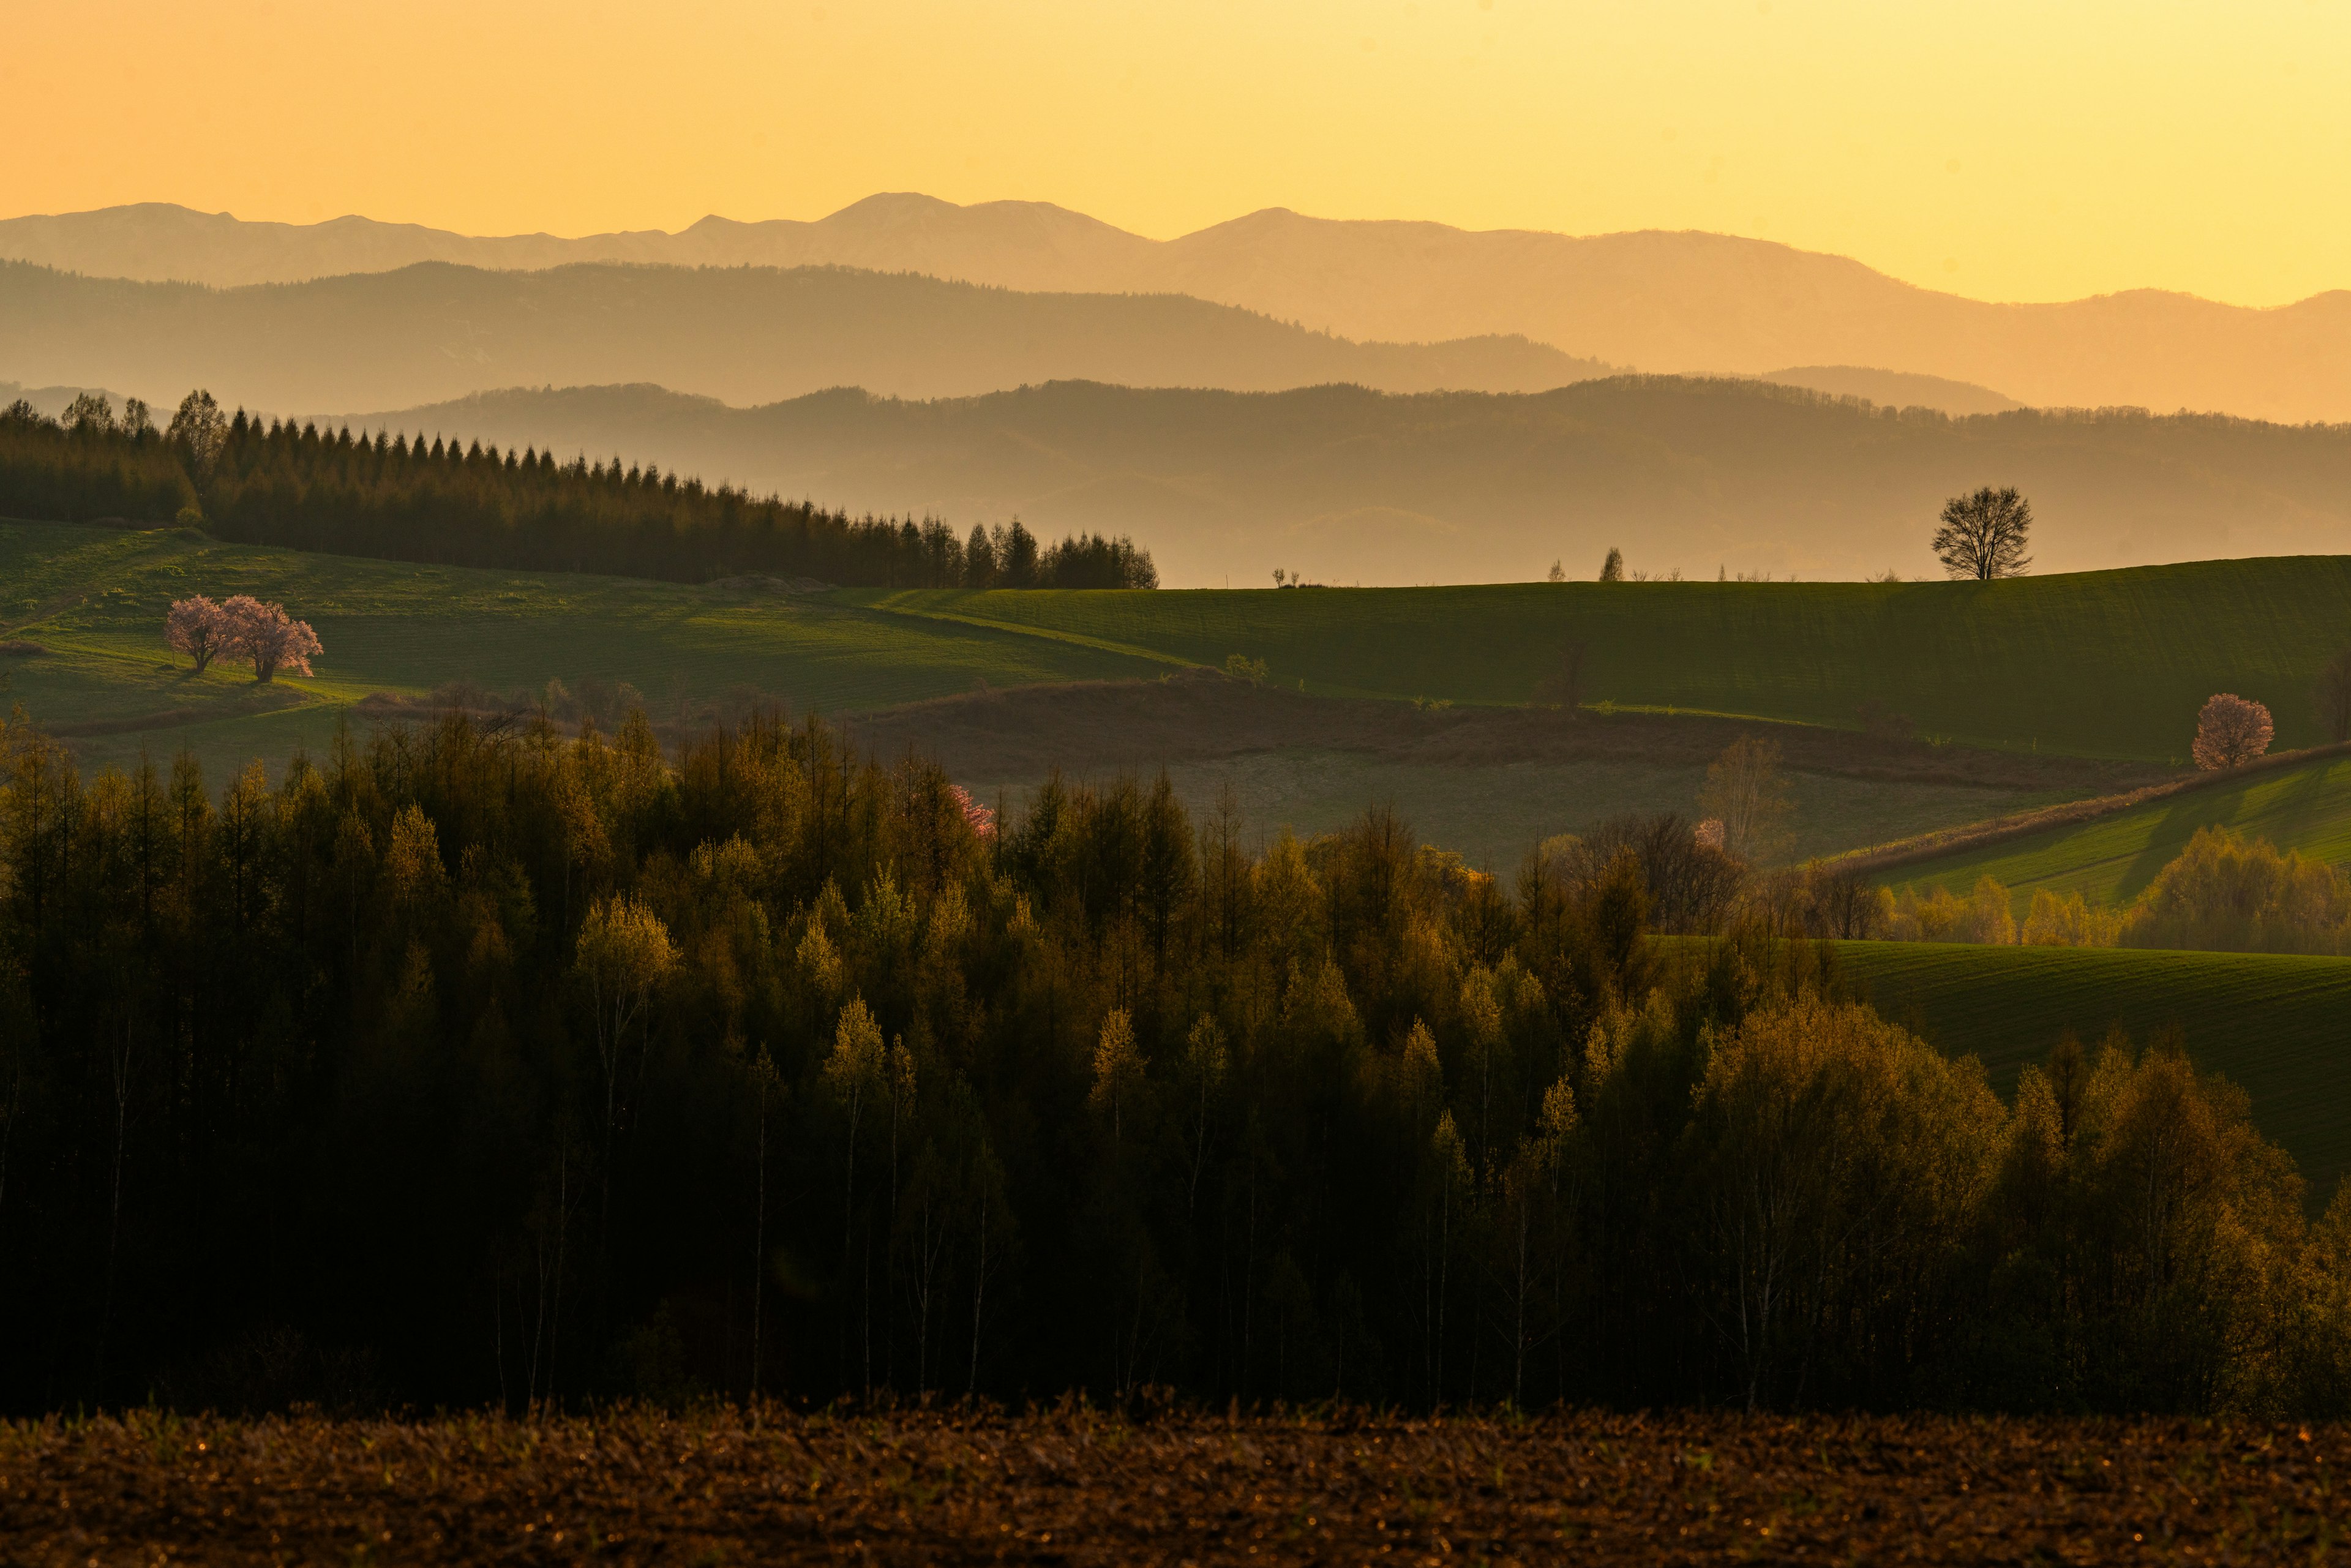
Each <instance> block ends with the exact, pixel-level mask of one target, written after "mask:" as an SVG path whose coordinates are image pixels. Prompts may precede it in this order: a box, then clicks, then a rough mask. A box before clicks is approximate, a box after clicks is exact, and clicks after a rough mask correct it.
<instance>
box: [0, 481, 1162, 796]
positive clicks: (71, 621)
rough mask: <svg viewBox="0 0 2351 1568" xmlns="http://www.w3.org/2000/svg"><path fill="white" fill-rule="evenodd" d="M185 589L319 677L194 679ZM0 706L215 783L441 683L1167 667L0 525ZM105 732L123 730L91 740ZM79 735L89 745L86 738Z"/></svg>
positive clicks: (692, 592) (702, 597) (598, 586)
mask: <svg viewBox="0 0 2351 1568" xmlns="http://www.w3.org/2000/svg"><path fill="white" fill-rule="evenodd" d="M192 593H205V594H210V595H211V596H213V597H214V598H215V599H218V598H225V597H226V596H228V595H230V594H234V593H251V594H253V595H255V596H256V597H258V598H261V599H266V600H281V601H284V602H285V603H286V605H287V608H288V610H289V611H291V612H293V613H294V614H296V615H298V616H300V617H302V618H303V619H305V620H308V621H309V622H311V623H312V624H313V625H314V626H316V627H317V628H318V632H319V640H320V642H321V643H323V644H324V646H325V648H326V653H325V656H324V657H322V658H320V659H319V661H317V668H318V674H317V676H316V678H314V679H309V680H302V679H296V678H290V677H281V679H280V680H279V681H277V682H276V683H274V684H273V685H272V686H270V687H257V686H256V683H255V682H254V680H253V677H252V674H251V672H250V671H245V672H239V671H236V670H233V669H226V668H223V667H221V666H218V665H215V666H214V668H213V669H212V670H210V671H207V672H206V673H205V674H203V675H197V674H193V673H192V672H191V671H190V670H189V669H188V667H187V661H186V660H184V659H183V658H179V657H177V656H176V655H173V654H172V653H169V652H168V650H166V649H165V648H164V646H163V637H162V632H163V612H164V610H165V609H166V607H167V606H168V605H169V604H170V603H171V601H172V600H173V599H176V598H182V597H184V596H186V595H188V594H192ZM0 628H5V631H0V641H8V640H16V641H24V642H31V643H37V644H38V645H40V646H41V647H42V648H44V649H46V650H47V652H45V653H39V654H37V655H31V656H26V655H21V654H16V655H11V654H0V680H5V683H6V685H7V690H6V691H5V693H0V703H7V702H16V703H22V704H23V705H24V706H25V707H26V710H27V711H28V712H29V713H30V714H31V715H32V716H34V717H35V718H36V719H37V720H40V721H41V722H43V723H45V724H49V725H52V726H57V727H63V728H64V729H65V730H66V731H67V733H68V737H70V738H71V739H72V742H73V745H74V747H75V749H76V750H77V751H78V752H79V753H80V754H81V755H82V757H83V758H85V760H86V761H89V762H90V763H93V764H96V763H103V762H108V761H122V760H126V759H129V758H135V757H137V756H138V755H139V753H140V751H141V749H142V748H144V749H147V750H149V751H150V752H151V753H152V754H154V755H157V756H159V757H168V756H169V755H170V754H172V752H174V751H176V750H178V749H179V748H180V747H183V746H185V747H188V748H189V749H191V750H193V751H194V752H195V753H196V755H197V756H198V757H199V758H201V759H203V760H204V764H205V767H206V770H207V771H208V772H216V771H217V769H218V768H221V767H224V766H227V765H231V764H235V763H241V762H243V761H244V760H246V759H247V758H252V757H255V756H259V757H262V758H266V759H267V760H268V761H269V762H270V763H271V764H272V765H273V766H274V765H276V764H277V763H278V762H280V761H282V760H283V759H284V758H286V757H287V755H288V754H289V753H290V752H291V751H292V749H293V747H295V746H296V745H297V744H307V745H309V746H311V747H317V746H319V744H320V743H321V742H323V741H324V740H325V738H326V737H328V736H329V734H330V733H331V732H332V729H333V727H334V723H335V716H336V715H337V713H338V712H339V711H340V709H342V708H343V707H345V706H347V705H349V704H350V703H354V702H356V701H358V700H359V699H360V697H363V696H365V695H368V694H369V693H371V692H379V691H381V692H392V693H397V694H402V695H415V694H421V693H423V692H428V691H430V690H431V689H432V688H434V686H437V685H441V684H443V683H444V682H448V681H455V680H467V681H472V682H474V683H475V685H480V686H482V687H484V688H486V689H488V690H492V691H499V692H504V691H511V690H515V689H517V688H528V689H531V690H538V689H539V688H541V687H543V686H544V685H546V683H547V682H548V681H549V680H550V679H560V680H562V681H564V682H566V683H568V684H569V685H573V686H575V687H576V686H578V685H580V683H581V682H582V681H586V680H605V681H612V682H618V681H623V680H625V681H629V682H631V683H632V684H634V685H636V686H638V687H639V688H640V689H641V690H642V691H643V693H644V694H645V695H646V697H647V699H648V700H649V702H650V703H651V704H652V705H653V706H654V707H656V708H657V709H658V708H660V707H662V706H664V705H668V704H673V703H674V702H675V701H676V700H678V699H681V698H686V697H692V698H696V699H707V698H713V697H717V696H720V695H723V694H725V693H726V692H728V691H729V690H730V689H737V688H744V687H748V688H752V689H755V690H757V691H758V692H760V693H763V694H767V695H771V696H777V697H781V698H784V699H786V700H788V701H789V703H790V704H791V706H793V707H794V708H795V709H797V710H807V709H811V708H813V709H820V710H822V711H825V712H845V711H850V710H854V709H859V708H869V707H878V706H884V705H887V704H891V703H899V702H905V701H909V700H912V699H914V698H917V697H927V696H939V695H946V694H949V693H954V692H962V691H968V690H970V689H971V688H972V687H973V686H974V685H976V684H977V683H978V682H981V681H986V682H987V683H988V684H990V685H998V686H1008V685H1027V684H1029V683H1034V682H1044V681H1070V680H1087V679H1103V678H1113V677H1118V676H1125V675H1138V674H1156V673H1158V672H1159V671H1162V670H1164V669H1165V668H1166V665H1165V664H1161V663H1156V662H1154V661H1151V660H1146V659H1139V658H1134V657H1130V656H1127V655H1123V654H1119V653H1104V652H1102V651H1099V650H1096V649H1091V648H1085V647H1081V646H1079V645H1077V644H1074V643H1061V642H1055V641H1051V640H1050V639H1045V638H1040V637H1034V636H1029V635H1024V634H1021V633H1019V632H1007V631H995V630H990V629H987V628H982V627H974V626H964V625H957V624H954V623H951V622H911V621H909V620H908V619H907V618H905V617H904V616H900V615H889V614H883V613H881V612H874V611H871V610H867V609H863V608H861V607H859V606H857V605H854V604H848V603H838V602H832V601H827V600H821V599H819V600H810V599H804V598H787V597H772V596H769V597H760V596H746V595H742V594H728V593H723V592H718V591H711V590H706V589H701V588H693V587H687V586H683V585H680V584H675V583H655V582H643V581H637V580H632V579H626V578H609V577H587V576H571V575H565V574H560V573H546V572H500V571H475V570H463V569H459V568H453V567H434V566H415V565H410V564H407V563H404V562H395V561H380V560H367V559H356V558H352V557H347V556H333V555H306V554H300V553H297V552H294V551H289V550H279V549H259V548H254V547H248V546H242V545H225V544H220V543H216V542H214V540H211V539H209V538H204V536H202V535H199V534H196V533H193V532H188V531H182V530H176V529H174V530H157V531H148V532H125V531H119V530H115V529H110V528H69V527H66V526H63V525H57V524H34V523H8V522H0ZM94 726H116V727H120V728H118V729H116V730H115V731H114V732H113V733H107V734H90V733H89V730H90V728H91V727H94ZM77 731H78V732H79V733H76V732H77Z"/></svg>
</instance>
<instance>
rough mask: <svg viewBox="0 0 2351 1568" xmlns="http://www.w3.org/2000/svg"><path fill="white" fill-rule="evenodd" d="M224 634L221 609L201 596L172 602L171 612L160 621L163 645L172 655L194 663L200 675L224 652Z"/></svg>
mask: <svg viewBox="0 0 2351 1568" xmlns="http://www.w3.org/2000/svg"><path fill="white" fill-rule="evenodd" d="M227 634H228V623H227V622H226V621H225V620H223V619H222V616H221V607H220V606H219V605H217V604H214V602H213V601H211V600H209V599H206V598H205V597H204V595H203V594H201V593H199V594H197V595H196V596H195V597H194V598H193V599H175V600H173V601H172V609H171V612H170V613H169V614H167V615H165V616H164V617H163V641H164V643H166V644H168V645H169V646H170V648H171V650H172V652H173V653H185V654H186V655H188V657H190V658H191V659H193V660H194V661H195V662H196V668H197V670H198V671H199V672H201V671H202V670H203V669H204V666H205V665H207V664H211V663H212V662H213V660H214V659H215V658H217V657H218V656H219V655H220V654H222V653H225V652H226V651H227V649H226V646H225V643H226V638H227Z"/></svg>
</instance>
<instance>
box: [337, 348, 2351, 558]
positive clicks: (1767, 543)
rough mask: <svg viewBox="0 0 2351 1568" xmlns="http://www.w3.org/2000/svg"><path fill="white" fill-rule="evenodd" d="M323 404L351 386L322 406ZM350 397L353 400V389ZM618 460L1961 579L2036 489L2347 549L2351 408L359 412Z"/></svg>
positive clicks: (1526, 400)
mask: <svg viewBox="0 0 2351 1568" xmlns="http://www.w3.org/2000/svg"><path fill="white" fill-rule="evenodd" d="M315 406H317V407H318V408H319V409H321V410H324V409H328V408H331V407H333V406H335V405H332V404H326V403H320V404H318V405H315ZM344 406H346V407H348V406H350V405H344ZM357 417H360V418H362V419H363V421H364V423H366V424H367V425H369V426H370V427H374V426H380V425H386V424H388V425H391V426H392V427H393V428H396V429H404V430H429V431H433V432H449V433H454V434H463V435H465V436H467V437H469V438H471V437H475V436H478V437H481V438H483V439H486V440H496V441H498V442H500V443H528V444H533V445H537V446H538V447H540V448H541V449H547V448H552V449H554V450H555V451H558V452H560V453H565V454H569V453H572V452H578V451H583V450H584V451H587V452H590V453H610V452H623V453H626V454H627V455H629V456H630V457H632V459H642V458H651V459H653V460H655V461H657V462H659V463H660V464H661V465H663V466H664V468H667V469H671V470H674V471H680V472H684V473H688V474H692V473H699V474H701V475H703V476H705V478H717V477H721V476H724V477H728V478H732V479H734V480H736V481H737V482H740V483H745V484H747V485H749V486H752V487H754V488H756V489H760V490H769V489H772V490H776V491H778V492H780V493H781V494H783V495H786V496H794V497H797V496H808V497H815V498H817V499H819V500H820V501H822V502H824V503H825V504H827V505H836V506H847V507H852V509H857V510H868V509H870V510H873V511H877V512H883V513H892V512H911V513H914V514H916V515H920V514H922V513H924V512H935V513H936V514H937V515H939V516H941V517H947V518H949V519H951V520H953V521H954V522H955V523H956V526H958V527H965V526H967V525H968V524H970V523H972V522H975V521H1002V520H1004V519H1006V518H1008V517H1013V516H1015V515H1018V516H1019V517H1023V518H1025V519H1026V520H1027V521H1028V522H1029V524H1030V525H1031V526H1033V527H1040V528H1044V529H1046V530H1048V531H1052V532H1067V531H1070V530H1071V529H1078V528H1107V529H1110V530H1112V531H1113V532H1118V533H1132V534H1133V535H1134V537H1135V538H1137V539H1138V540H1140V541H1141V542H1143V543H1144V544H1145V545H1147V546H1149V547H1150V549H1151V550H1152V552H1153V555H1154V557H1155V559H1156V560H1157V561H1158V564H1159V569H1160V572H1161V580H1162V581H1163V582H1165V583H1167V584H1168V585H1170V586H1174V587H1204V586H1209V585H1217V584H1226V583H1259V582H1265V581H1267V580H1269V578H1268V576H1267V574H1268V573H1269V572H1270V571H1271V570H1273V569H1274V568H1276V567H1280V568H1282V569H1284V570H1295V571H1302V572H1304V573H1306V574H1307V575H1308V577H1309V578H1310V579H1318V580H1325V581H1331V582H1344V583H1426V582H1480V581H1485V582H1491V581H1507V580H1527V579H1530V578H1537V577H1541V575H1543V572H1544V570H1545V568H1547V567H1548V566H1549V565H1550V563H1551V562H1552V560H1554V559H1561V560H1562V561H1563V562H1564V565H1565V570H1567V571H1568V573H1569V574H1570V575H1572V576H1576V577H1583V576H1588V575H1590V574H1592V573H1593V572H1594V571H1596V570H1597V569H1598V567H1599V564H1600V560H1601V557H1602V556H1603V555H1604V553H1605V552H1606V550H1607V549H1608V547H1610V546H1611V545H1622V546H1624V547H1625V552H1626V556H1627V559H1628V562H1629V564H1630V565H1631V566H1632V567H1633V568H1634V569H1635V570H1648V571H1650V572H1653V573H1658V574H1662V573H1664V572H1666V571H1667V570H1671V569H1676V568H1678V569H1680V570H1683V571H1684V572H1686V573H1688V574H1690V575H1693V576H1705V577H1708V578H1711V577H1713V576H1715V575H1716V574H1717V571H1718V570H1719V569H1722V568H1728V570H1729V572H1730V573H1731V574H1732V575H1734V576H1736V575H1739V574H1741V573H1746V574H1750V575H1751V574H1756V573H1762V572H1769V573H1771V574H1772V575H1774V576H1778V577H1786V576H1788V575H1790V574H1791V573H1793V574H1795V575H1798V576H1802V577H1803V578H1806V579H1808V580H1809V579H1816V578H1846V579H1854V578H1859V577H1862V576H1865V575H1875V574H1876V573H1879V572H1882V571H1884V570H1887V569H1889V568H1891V569H1893V570H1898V571H1900V572H1901V573H1903V574H1904V575H1906V576H1924V575H1936V576H1939V575H1940V571H1939V569H1938V567H1937V566H1936V564H1935V561H1934V558H1933V556H1932V555H1931V554H1930V553H1929V551H1928V538H1929V537H1930V536H1931V534H1932V532H1933V520H1934V517H1935V514H1936V512H1937V511H1938V509H1939V508H1940V507H1941V506H1942V504H1943V500H1944V498H1945V497H1949V496H1951V495H1953V494H1956V493H1959V492H1962V491H1965V490H1969V489H1972V488H1973V487H1975V486H1978V485H1982V484H1987V483H1998V484H2013V485H2017V486H2021V487H2022V489H2023V490H2024V491H2025V493H2026V494H2027V495H2028V496H2030V497H2032V502H2033V506H2034V509H2035V513H2036V517H2037V518H2038V521H2037V523H2036V525H2035V537H2034V546H2035V555H2036V564H2035V570H2040V571H2043V572H2047V571H2067V570H2092V569H2097V568H2105V567H2116V566H2128V565H2136V564H2141V563H2146V562H2154V561H2167V560H2181V559H2205V558H2209V557H2211V556H2214V555H2222V554H2225V555H2284V554H2331V553H2334V552H2336V551H2340V550H2344V549H2351V427H2346V428H2340V429H2335V428H2326V429H2300V428H2291V427H2287V426H2283V425H2273V424H2261V423H2252V422H2250V421H2243V420H2230V419H2220V418H2213V417H2208V416H2167V417H2162V418H2151V417H2149V416H2147V415H2145V414H2139V413H2099V414H2065V413H2032V412H2012V413H2002V414H1985V415H1979V416H1975V417H1972V418H1967V419H1957V420H1954V419H1947V418H1944V417H1942V416H1940V415H1938V414H1933V413H1925V412H1912V413H1900V414H1896V413H1892V412H1890V411H1888V410H1885V409H1871V408H1868V407H1865V406H1863V405H1861V404H1859V403H1856V402H1846V401H1841V400H1839V399H1836V398H1833V397H1827V396H1823V395H1822V394H1820V393H1817V392H1807V391H1803V390H1801V389H1796V388H1790V387H1779V386H1772V385H1768V384H1765V383H1762V382H1753V381H1740V382H1731V381H1695V380H1682V379H1671V378H1646V377H1614V378H1609V379H1605V380H1597V381H1585V382H1578V383H1576V384H1574V385H1573V386H1569V387H1564V388H1561V389H1559V390H1556V391H1552V392H1543V393H1540V394H1535V395H1529V396H1497V395H1480V394H1474V393H1444V394H1435V393H1432V394H1422V395H1416V396H1408V397H1405V396H1379V395H1374V394H1373V393H1370V392H1364V391H1362V390H1359V389H1354V388H1347V387H1322V388H1310V389H1305V390H1301V391H1293V392H1280V393H1275V394H1243V393H1235V392H1217V391H1177V390H1159V391H1145V390H1137V389H1133V388H1114V387H1102V386H1089V385H1082V384H1076V383H1061V384H1054V385H1047V386H1036V387H1028V388H1023V389H1021V390H1019V391H1017V392H1001V393H994V394H990V395H987V396H984V397H977V398H969V399H953V400H940V401H934V402H898V401H893V400H889V399H879V398H874V397H872V396H870V395H866V394H863V393H860V392H853V391H836V392H824V393H821V394H818V395H815V396H811V397H807V398H800V399H796V400H793V401H791V402H783V403H778V404H771V405H768V406H766V407H758V408H731V407H728V406H726V405H725V404H723V403H721V402H717V401H716V400H713V399H709V398H695V397H686V396H683V395H680V394H677V393H674V392H664V391H662V390H660V389H659V388H655V387H572V388H561V389H556V390H548V391H530V390H517V391H508V392H495V393H488V394H485V395H482V396H480V397H475V398H470V399H466V400H464V401H461V402H454V403H444V404H435V405H432V406H428V407H423V408H412V409H404V410H400V411H398V412H393V413H368V414H365V415H363V416H357Z"/></svg>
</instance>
